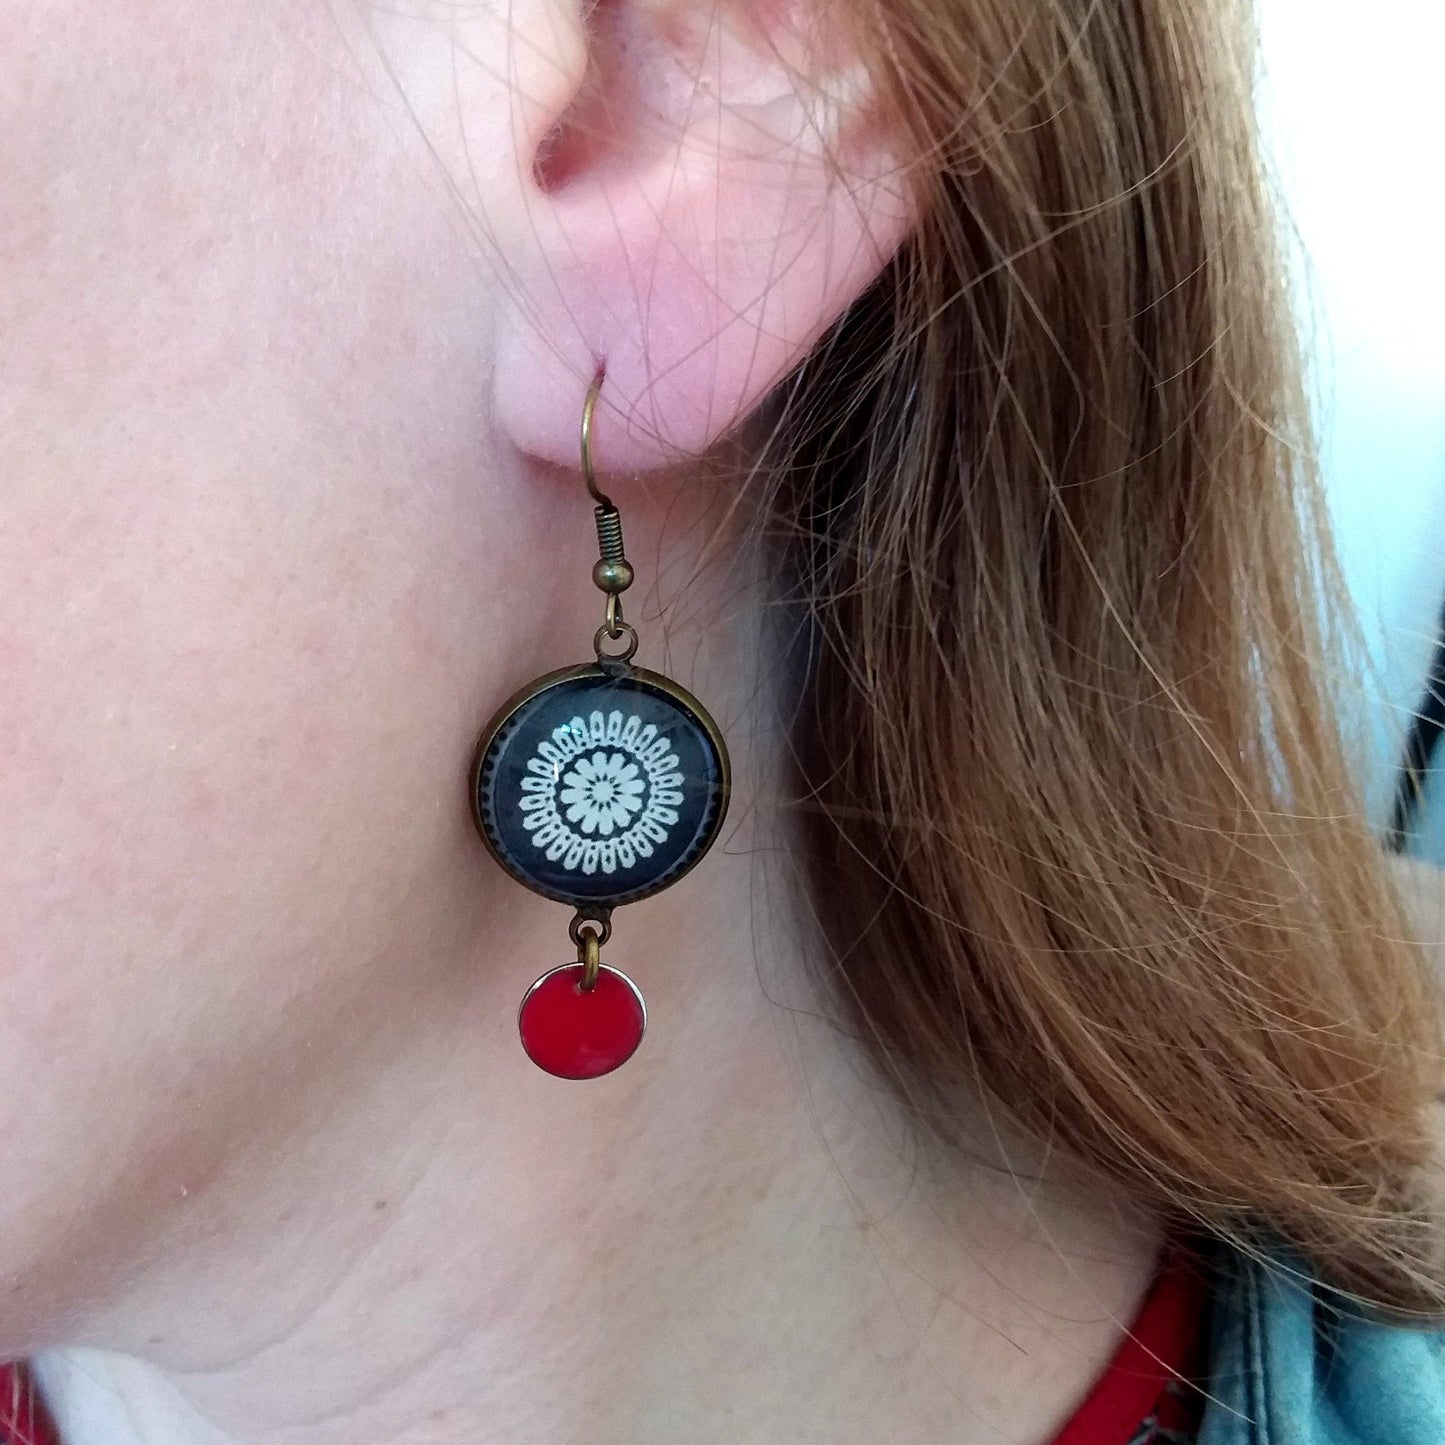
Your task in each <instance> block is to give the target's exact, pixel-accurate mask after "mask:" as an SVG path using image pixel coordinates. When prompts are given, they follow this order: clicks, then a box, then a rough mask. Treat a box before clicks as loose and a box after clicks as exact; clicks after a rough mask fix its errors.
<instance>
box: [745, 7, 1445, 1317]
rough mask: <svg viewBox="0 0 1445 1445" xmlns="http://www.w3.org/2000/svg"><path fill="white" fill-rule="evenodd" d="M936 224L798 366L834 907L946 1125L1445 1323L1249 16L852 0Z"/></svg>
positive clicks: (898, 1049)
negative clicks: (1350, 735)
mask: <svg viewBox="0 0 1445 1445" xmlns="http://www.w3.org/2000/svg"><path fill="white" fill-rule="evenodd" d="M848 10H849V12H850V16H851V19H852V20H854V21H855V22H856V24H857V29H858V34H859V36H860V43H861V44H862V45H863V46H864V47H865V50H866V53H867V54H868V55H869V56H871V57H872V59H873V61H874V64H875V68H876V71H877V74H878V78H879V82H880V85H881V86H882V88H883V92H884V94H885V96H886V98H887V103H888V105H889V107H890V108H891V110H892V112H893V113H894V115H895V117H896V119H897V121H898V123H899V125H900V126H901V127H902V128H903V129H904V132H905V133H906V134H907V135H908V136H909V138H910V141H911V145H912V149H913V164H914V167H915V171H916V176H915V183H916V185H917V189H918V196H919V205H920V209H921V211H922V214H923V220H922V223H921V225H920V227H919V229H918V232H917V234H916V236H915V237H914V239H913V240H912V241H911V242H910V244H909V245H908V246H907V248H906V249H905V251H904V252H903V254H902V255H901V256H900V257H899V258H898V260H897V262H896V263H895V264H894V265H893V266H892V268H891V269H890V270H889V272H888V274H887V275H886V276H885V277H884V278H883V279H882V280H881V281H880V282H879V284H878V285H877V286H875V287H874V288H873V290H872V291H871V292H870V293H869V294H868V295H867V296H866V297H865V298H864V300H863V301H862V302H861V303H859V304H858V305H857V306H856V307H855V308H854V309H853V310H852V311H851V312H850V313H849V314H848V316H847V317H845V318H844V320H843V321H842V322H841V323H840V324H839V325H838V326H837V327H836V328H835V329H834V331H833V332H832V333H831V334H830V335H829V336H828V337H827V338H826V339H825V341H824V342H823V344H822V345H821V346H819V348H818V349H817V350H816V352H815V353H814V354H813V356H812V357H811V358H810V359H809V360H808V361H807V362H806V364H805V365H804V366H803V367H802V369H801V370H800V371H799V372H798V373H797V375H796V376H795V377H794V378H793V379H792V380H791V381H790V382H789V383H788V385H787V386H786V387H785V388H784V391H783V393H782V395H781V398H780V401H779V410H778V425H777V427H776V432H775V435H774V438H773V444H772V448H771V452H770V455H769V457H768V458H767V461H768V466H767V475H769V476H770V477H771V478H772V492H771V495H770V498H769V505H768V508H767V516H768V520H769V526H770V528H771V531H772V533H773V535H774V536H775V537H777V538H778V539H779V544H780V545H781V547H782V548H783V549H784V561H785V563H786V566H787V571H788V575H789V577H790V578H791V580H792V584H793V587H794V593H793V595H794V596H795V597H796V598H798V599H800V600H801V601H802V603H803V604H804V606H805V607H806V609H807V615H808V617H809V618H810V622H811V629H812V642H813V646H812V653H811V659H810V666H809V671H808V679H807V698H806V706H805V707H804V709H803V716H802V719H801V721H800V723H799V729H798V752H799V756H800V760H801V761H800V768H801V773H802V782H803V788H802V802H803V804H804V808H805V811H807V810H811V813H812V816H813V818H814V826H813V828H812V836H811V843H810V849H809V852H810V858H811V867H812V887H813V890H814V895H815V898H816V902H817V906H818V908H819V909H820V911H822V912H823V913H825V914H826V916H827V917H828V919H829V920H830V923H831V924H832V930H831V931H832V932H833V934H834V936H835V937H837V938H839V939H842V940H845V941H846V946H845V947H841V948H840V950H839V957H838V960H837V965H838V966H837V973H838V975H839V977H840V978H841V980H842V982H843V987H844V992H845V993H846V995H847V997H848V998H849V1000H850V1002H851V1004H852V1006H853V1009H854V1011H855V1014H856V1020H857V1024H858V1028H859V1032H860V1034H861V1036H862V1037H863V1038H864V1039H866V1040H867V1041H868V1042H869V1043H870V1045H871V1046H872V1048H873V1050H874V1051H875V1055H876V1057H877V1059H878V1060H879V1061H880V1063H881V1064H882V1065H883V1067H884V1068H885V1069H886V1070H887V1072H888V1074H889V1075H890V1077H891V1078H892V1079H893V1080H894V1081H895V1082H896V1083H897V1084H898V1086H899V1087H900V1088H902V1089H903V1090H905V1091H906V1093H907V1095H908V1097H909V1099H910V1100H911V1101H912V1103H913V1105H914V1106H915V1107H916V1108H917V1110H918V1111H919V1113H920V1116H923V1117H926V1118H928V1119H930V1120H932V1121H933V1122H934V1123H935V1125H936V1127H937V1128H939V1129H940V1130H946V1128H947V1121H948V1119H949V1118H950V1117H951V1115H952V1113H953V1111H954V1107H955V1105H956V1104H957V1101H958V1100H959V1099H960V1097H962V1094H963V1091H976V1090H977V1088H978V1087H979V1085H980V1084H981V1085H982V1086H983V1087H984V1088H985V1089H986V1091H987V1094H988V1095H989V1096H990V1097H991V1098H993V1099H994V1100H996V1101H999V1103H1000V1105H1001V1106H1002V1107H1005V1108H1007V1109H1009V1110H1011V1111H1012V1114H1013V1115H1014V1116H1015V1117H1016V1118H1017V1119H1018V1120H1019V1121H1021V1122H1022V1123H1023V1124H1024V1125H1026V1126H1028V1127H1029V1128H1031V1129H1033V1130H1036V1131H1038V1132H1039V1133H1041V1134H1043V1133H1047V1134H1049V1135H1050V1136H1051V1137H1053V1138H1054V1139H1056V1140H1057V1141H1059V1142H1060V1143H1062V1144H1063V1145H1064V1146H1066V1147H1068V1148H1069V1149H1071V1150H1072V1151H1073V1152H1074V1153H1075V1154H1076V1155H1077V1156H1078V1157H1080V1158H1081V1159H1083V1160H1086V1161H1090V1162H1092V1163H1093V1164H1095V1165H1097V1166H1099V1167H1100V1168H1102V1169H1104V1170H1106V1171H1107V1172H1108V1173H1109V1175H1110V1176H1112V1177H1113V1178H1115V1179H1117V1180H1119V1181H1122V1182H1123V1183H1124V1184H1125V1185H1126V1186H1127V1187H1128V1188H1129V1189H1130V1190H1131V1191H1133V1192H1134V1193H1135V1194H1136V1195H1137V1196H1138V1197H1139V1198H1140V1199H1142V1200H1143V1201H1144V1202H1146V1203H1147V1204H1148V1205H1150V1206H1151V1207H1153V1208H1156V1209H1158V1210H1160V1211H1162V1212H1163V1213H1164V1214H1165V1215H1166V1217H1168V1218H1171V1219H1174V1220H1176V1221H1179V1222H1181V1223H1184V1222H1192V1223H1195V1224H1198V1223H1203V1224H1204V1225H1205V1226H1207V1227H1208V1228H1209V1229H1210V1230H1212V1231H1214V1232H1215V1233H1216V1234H1222V1235H1224V1236H1225V1237H1227V1238H1229V1239H1231V1240H1233V1241H1235V1242H1236V1243H1238V1244H1240V1245H1242V1246H1244V1247H1250V1248H1252V1247H1255V1246H1256V1245H1258V1244H1259V1243H1261V1242H1263V1241H1264V1240H1265V1239H1266V1238H1267V1237H1268V1238H1282V1239H1283V1240H1285V1241H1286V1242H1288V1243H1290V1244H1292V1245H1294V1246H1295V1247H1296V1248H1298V1249H1299V1250H1301V1251H1303V1253H1304V1255H1305V1256H1306V1257H1307V1258H1308V1260H1309V1261H1310V1262H1311V1263H1312V1264H1313V1265H1314V1266H1315V1267H1316V1268H1317V1270H1318V1272H1319V1274H1320V1275H1321V1276H1322V1278H1323V1279H1324V1280H1326V1281H1327V1282H1329V1283H1331V1284H1333V1285H1335V1286H1336V1287H1338V1288H1339V1289H1340V1290H1342V1291H1344V1292H1346V1293H1347V1294H1348V1295H1350V1296H1352V1297H1354V1298H1356V1299H1358V1300H1360V1301H1362V1302H1364V1303H1366V1304H1368V1305H1373V1306H1377V1307H1379V1308H1381V1309H1384V1310H1386V1311H1389V1312H1391V1313H1393V1314H1397V1315H1402V1316H1406V1317H1415V1318H1419V1317H1422V1316H1433V1315H1436V1314H1439V1313H1440V1312H1442V1310H1445V1282H1442V1272H1441V1266H1440V1263H1439V1258H1438V1232H1437V1226H1436V1222H1435V1220H1434V1218H1433V1217H1432V1215H1431V1212H1430V1210H1429V1209H1428V1208H1427V1207H1426V1205H1425V1202H1424V1198H1423V1194H1422V1189H1421V1186H1420V1182H1419V1181H1420V1176H1421V1170H1422V1167H1423V1166H1424V1164H1425V1163H1426V1161H1427V1159H1428V1157H1429V1154H1430V1148H1431V1137H1430V1128H1429V1121H1428V1117H1427V1115H1428V1104H1429V1101H1430V1100H1431V1098H1432V1096H1433V1095H1434V1092H1435V1090H1436V1088H1437V1087H1438V1085H1439V1082H1440V1075H1441V1069H1440V1061H1441V1044H1440V1025H1439V1018H1438V1014H1437V1011H1436V1006H1435V1002H1434V999H1433V996H1432V993H1431V991H1430V988H1429V985H1428V982H1427V978H1426V973H1425V966H1424V961H1423V958H1422V955H1421V953H1420V951H1419V950H1418V949H1417V948H1416V947H1414V946H1413V945H1411V944H1409V943H1407V942H1406V941H1405V939H1406V934H1407V930H1406V927H1405V923H1404V920H1403V918H1402V916H1401V910H1400V906H1399V902H1398V899H1397V897H1396V895H1395V894H1394V892H1393V891H1392V887H1391V885H1390V882H1389V879H1388V877H1387V873H1386V867H1385V860H1384V855H1383V854H1382V852H1381V850H1380V848H1379V846H1378V844H1377V843H1376V842H1375V840H1374V839H1373V838H1372V836H1371V834H1370V832H1369V829H1368V827H1367V824H1366V822H1365V820H1364V806H1363V802H1362V799H1361V797H1360V793H1359V790H1358V784H1357V781H1356V778H1355V776H1354V774H1353V771H1352V765H1351V750H1350V747H1349V745H1347V742H1346V740H1345V739H1344V737H1343V735H1342V731H1341V725H1340V715H1341V711H1340V710H1341V705H1342V703H1341V698H1342V696H1343V694H1342V693H1341V687H1340V685H1341V683H1342V682H1345V683H1347V680H1348V678H1349V671H1348V666H1349V664H1350V659H1351V658H1352V657H1357V656H1358V655H1359V654H1358V647H1359V643H1358V639H1357V638H1356V637H1355V636H1354V635H1353V633H1352V631H1351V625H1350V618H1349V615H1348V610H1347V608H1346V607H1345V605H1344V602H1343V593H1342V591H1341V589H1340V584H1339V580H1338V578H1337V575H1336V571H1335V566H1334V563H1333V561H1332V560H1331V555H1330V551H1329V547H1328V543H1327V539H1326V535H1325V524H1324V519H1323V516H1322V512H1321V503H1320V498H1319V494H1318V491H1317V488H1316V485H1315V481H1314V478H1313V477H1312V475H1311V472H1310V465H1309V457H1308V453H1307V450H1306V448H1305V446H1304V442H1305V440H1306V437H1307V426H1306V418H1305V414H1304V407H1303V405H1302V400H1301V388H1300V385H1299V381H1298V367H1297V361H1296V356H1295V343H1294V338H1293V335H1292V332H1291V328H1290V324H1289V308H1288V300H1287V296H1286V287H1285V280H1284V274H1283V265H1282V261H1281V257H1280V252H1279V249H1278V246H1277V242H1276V222H1275V217H1274V215H1273V212H1272V207H1271V204H1270V200H1269V197H1268V193H1267V188H1266V186H1265V184H1264V182H1263V180H1262V172H1261V165H1260V160H1259V157H1258V154H1257V149H1256V134H1255V130H1256V127H1255V119H1254V113H1253V96H1252V89H1253V84H1252V82H1253V67H1254V50H1253V35H1252V29H1251V25H1252V22H1251V17H1250V16H1249V15H1248V14H1247V13H1246V11H1245V7H1244V6H1243V5H1242V4H1238V3H1235V0H1120V3H1117V4H1110V5H1098V4H1095V3H1092V0H1044V3H1038V4H1029V5H1021V4H1019V3H1018V0H968V3H967V4H964V3H962V0H848Z"/></svg>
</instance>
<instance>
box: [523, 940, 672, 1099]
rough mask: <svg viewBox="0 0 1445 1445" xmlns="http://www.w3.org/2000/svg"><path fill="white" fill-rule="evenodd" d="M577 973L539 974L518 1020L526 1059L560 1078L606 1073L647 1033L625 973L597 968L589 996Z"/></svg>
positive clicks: (566, 968) (566, 969) (568, 967)
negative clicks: (595, 979)
mask: <svg viewBox="0 0 1445 1445" xmlns="http://www.w3.org/2000/svg"><path fill="white" fill-rule="evenodd" d="M582 973H583V968H582V965H581V964H580V963H566V964H563V965H562V967H561V968H554V969H552V970H551V972H549V973H544V974H543V975H542V977H541V978H539V979H538V980H537V982H536V983H534V984H533V985H532V987H531V988H529V989H528V990H527V996H526V997H525V998H524V999H523V1000H522V1007H521V1009H520V1011H519V1012H518V1015H517V1024H518V1027H519V1028H520V1030H521V1034H522V1047H523V1048H524V1049H525V1050H526V1051H527V1057H528V1058H529V1059H531V1061H532V1062H533V1063H534V1064H536V1065H537V1067H538V1068H539V1069H545V1070H546V1071H547V1072H548V1073H549V1074H555V1075H556V1076H557V1077H558V1078H559V1079H595V1078H598V1077H600V1076H601V1075H602V1074H610V1073H611V1072H612V1070H613V1069H615V1068H617V1067H619V1066H620V1065H622V1064H625V1063H626V1062H627V1061H628V1059H630V1058H631V1057H632V1055H633V1054H634V1053H635V1052H636V1050H637V1046H638V1044H640V1043H641V1042H642V1035H643V1031H644V1030H645V1029H646V1028H647V1009H646V1007H645V1005H644V1004H643V1002H642V995H641V994H640V993H639V992H638V991H637V985H636V984H634V983H633V982H632V980H631V979H630V978H628V976H627V975H626V974H625V973H619V972H618V971H617V970H616V969H615V968H608V967H607V965H606V964H602V965H601V966H600V967H599V968H598V970H597V983H596V986H595V987H594V988H592V989H591V991H590V992H588V993H583V992H582V989H581V982H582Z"/></svg>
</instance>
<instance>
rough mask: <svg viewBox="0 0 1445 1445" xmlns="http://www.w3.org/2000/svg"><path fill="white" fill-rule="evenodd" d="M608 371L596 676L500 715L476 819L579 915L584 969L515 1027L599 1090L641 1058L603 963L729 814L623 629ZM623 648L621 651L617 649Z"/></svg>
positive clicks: (516, 702)
mask: <svg viewBox="0 0 1445 1445" xmlns="http://www.w3.org/2000/svg"><path fill="white" fill-rule="evenodd" d="M604 379H605V371H604V369H603V368H599V369H598V371H597V374H596V376H595V377H594V378H593V381H592V384H591V386H590V387H589V388H588V391H587V398H586V401H585V402H584V404H583V408H582V426H581V454H582V476H583V480H584V481H585V483H586V486H587V491H588V493H589V495H590V496H591V497H592V499H593V501H594V502H595V504H596V505H595V508H594V512H593V519H594V521H595V524H596V528H597V548H598V560H597V562H596V563H595V564H594V566H593V568H592V581H593V583H594V584H595V585H596V586H597V587H598V588H599V589H600V590H601V591H602V593H603V594H604V596H605V597H606V604H605V608H604V613H603V621H602V625H601V626H600V627H599V628H598V629H597V631H596V633H594V635H593V638H592V648H593V652H594V654H595V657H596V660H595V661H594V662H588V663H582V664H580V665H578V666H576V667H567V668H563V669H561V670H560V671H557V672H549V673H547V674H546V675H544V676H542V677H539V678H536V679H535V680H533V681H532V682H530V683H528V684H527V685H526V687H524V688H522V689H521V690H520V691H519V692H517V693H515V694H514V695H513V696H512V697H510V698H508V700H507V701H506V702H505V703H503V704H502V706H501V708H500V709H499V710H498V711H497V713H496V715H495V716H494V717H493V718H492V720H491V722H489V723H488V724H487V727H486V729H485V730H484V731H483V733H482V737H481V740H480V741H479V742H478V744H477V751H476V758H475V761H474V764H473V767H472V774H471V809H472V816H473V819H474V820H475V822H476V825H477V831H478V832H479V833H480V834H481V837H482V841H483V842H484V843H485V844H486V846H487V849H488V851H489V852H490V853H491V854H492V856H493V858H495V859H496V861H497V862H498V863H499V864H501V866H502V867H503V868H504V869H505V870H506V871H507V872H508V873H510V874H511V875H512V877H513V878H515V879H516V880H517V881H518V882H519V883H521V884H523V885H524V886H525V887H527V888H530V889H532V891H533V892H535V893H539V894H541V895H542V896H543V897H544V898H551V899H554V900H556V901H557V902H560V903H567V904H569V905H571V906H572V908H573V909H574V910H575V912H574V914H573V917H572V921H571V923H570V924H569V926H568V933H569V935H570V937H571V940H572V943H573V944H574V946H575V947H576V950H577V957H576V962H575V963H565V964H562V965H560V966H559V967H556V968H553V969H550V970H548V971H547V972H546V973H544V974H542V976H541V977H540V978H538V979H537V980H536V982H535V983H533V984H532V986H531V987H530V988H529V989H528V990H527V992H526V994H525V996H524V997H523V999H522V1004H521V1008H520V1010H519V1011H518V1019H517V1022H518V1030H519V1032H520V1034H521V1038H522V1047H523V1048H524V1049H525V1050H526V1052H527V1055H528V1057H529V1058H530V1059H531V1060H532V1061H533V1063H535V1064H536V1065H537V1066H538V1067H539V1068H542V1069H545V1070H546V1071H547V1072H548V1073H550V1074H555V1075H557V1076H558V1077H559V1078H565V1079H590V1078H596V1077H599V1076H600V1075H602V1074H607V1073H610V1072H611V1071H612V1070H613V1069H615V1068H617V1067H619V1066H620V1065H621V1064H623V1063H625V1062H626V1061H627V1060H628V1059H629V1058H631V1056H632V1055H633V1053H634V1052H635V1051H636V1049H637V1046H638V1045H639V1044H640V1043H641V1042H642V1036H643V1033H644V1032H645V1030H646V1027H647V1009H646V1005H645V1004H644V1002H643V999H642V994H641V991H640V990H639V989H638V988H637V985H636V984H634V983H633V981H632V980H631V979H630V978H629V977H628V976H627V975H626V974H625V973H622V972H621V971H620V970H618V969H615V968H611V967H609V966H608V965H606V964H604V963H603V962H602V961H601V951H602V946H603V945H604V944H605V943H607V942H608V941H609V939H610V938H611V936H612V913H613V910H614V909H615V908H618V907H621V906H622V905H623V904H624V903H635V902H637V901H638V900H640V899H643V898H648V897H650V896H651V895H652V894H654V893H657V892H659V891H661V890H662V889H664V888H667V887H670V886H671V885H672V884H673V883H676V882H677V880H678V879H679V878H681V877H682V876H683V875H684V874H685V873H687V872H688V871H689V870H690V869H691V868H693V867H694V866H695V865H696V864H697V863H698V862H699V860H700V859H701V858H702V857H703V855H704V854H705V853H706V852H707V851H708V849H709V848H711V847H712V845H713V843H714V842H715V841H716V839H717V835H718V832H719V830H720V829H721V827H722V822H723V818H724V816H725V815H726V813H727V807H728V797H729V791H730V787H731V769H730V764H729V760H728V752H727V745H726V743H725V742H724V741H723V737H722V734H721V732H720V731H719V729H718V726H717V724H716V723H715V722H714V721H713V719H712V718H711V717H710V716H709V715H708V713H707V711H706V709H705V708H704V707H703V706H702V704H701V703H700V702H698V700H697V699H696V698H695V697H693V696H692V694H691V693H689V692H687V691H686V690H685V689H684V688H683V687H681V686H680V685H679V684H677V683H676V682H674V681H673V680H672V679H671V678H667V677H663V676H662V675H661V674H660V673H655V672H649V671H648V670H647V669H645V668H641V667H636V666H634V665H633V662H632V658H633V657H634V655H635V654H636V652H637V646H638V635H637V629H636V628H635V627H633V626H632V625H631V623H629V622H628V621H627V620H626V618H625V617H624V616H623V607H622V594H623V593H624V592H625V591H626V590H627V589H628V588H629V587H630V586H631V585H632V582H633V575H634V574H633V569H632V565H631V564H630V563H629V562H628V560H627V556H626V552H625V549H624V547H623V541H622V517H621V514H620V513H619V512H618V510H617V507H616V506H615V505H614V504H613V502H612V500H611V498H610V497H608V496H606V495H605V494H604V493H603V492H601V491H599V490H598V487H597V480H596V474H595V472H594V469H593V458H592V435H593V429H594V422H595V414H596V408H597V399H598V397H599V396H600V394H601V391H602V384H603V381H604ZM618 639H622V641H623V646H622V648H621V649H620V650H618V651H608V650H607V644H608V643H613V644H615V643H616V642H617V641H618Z"/></svg>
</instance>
